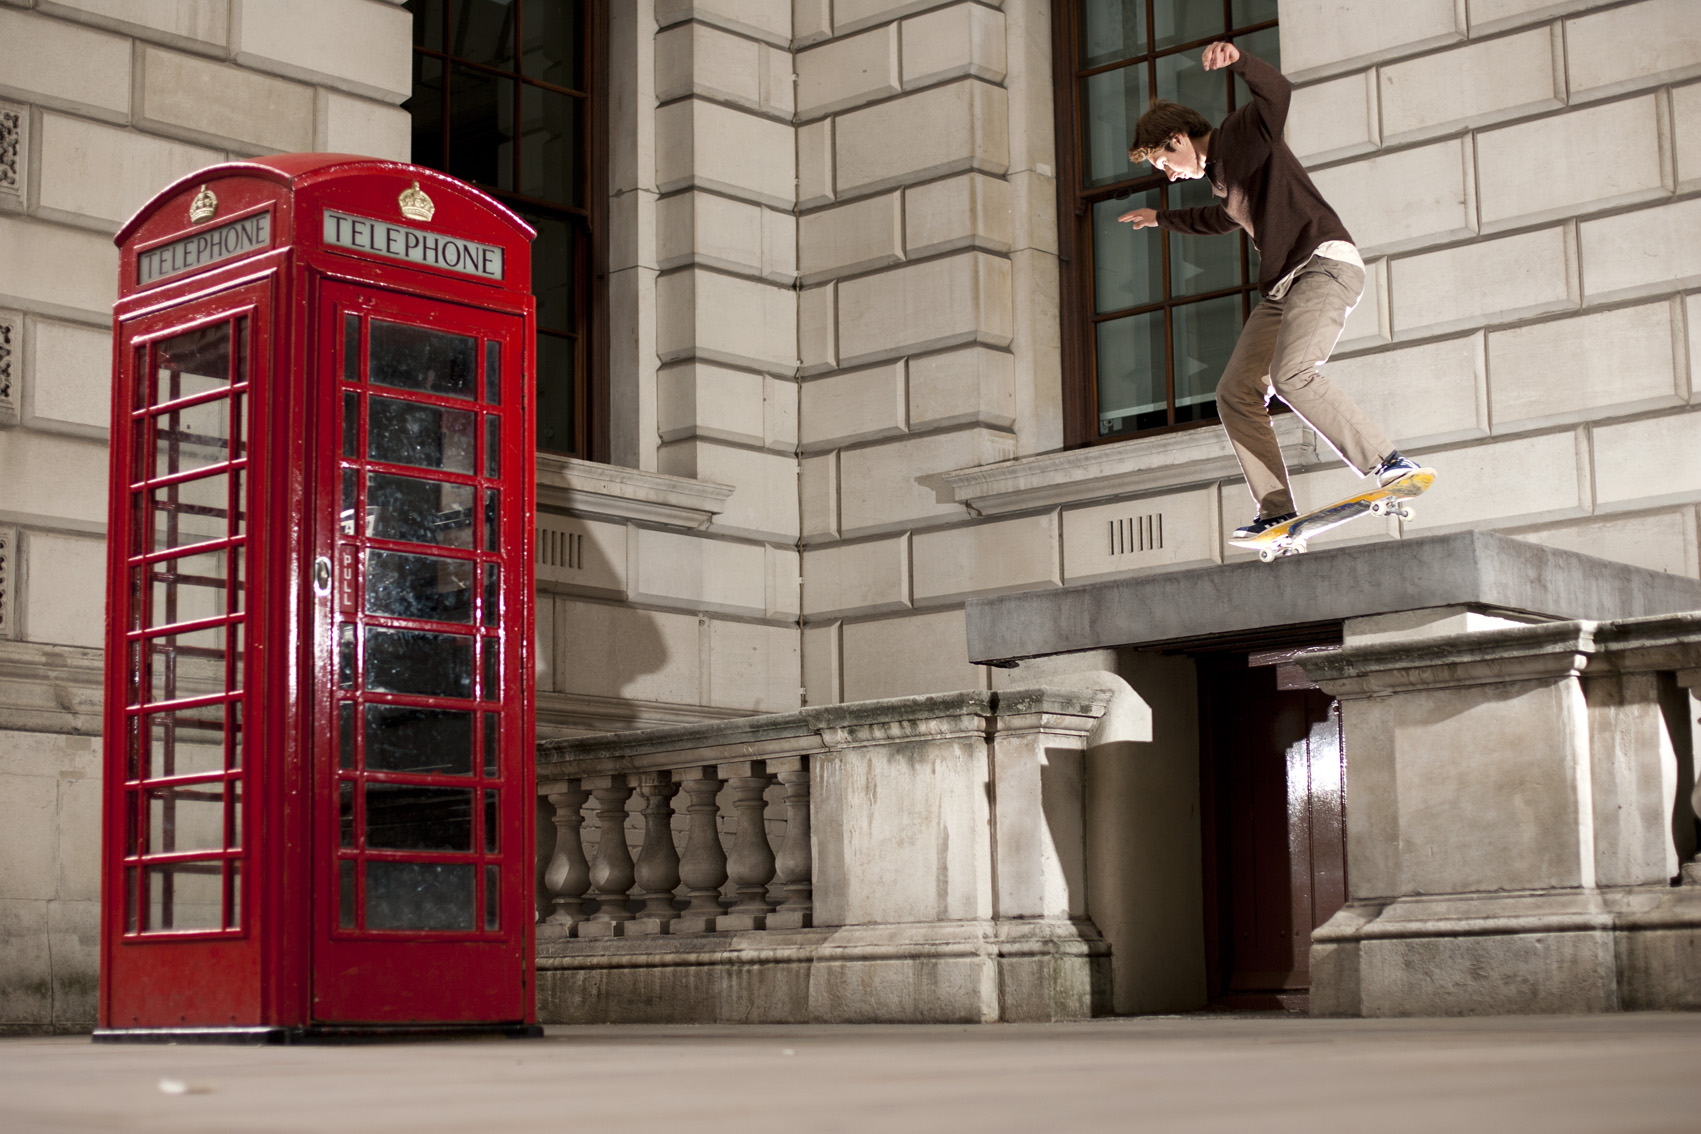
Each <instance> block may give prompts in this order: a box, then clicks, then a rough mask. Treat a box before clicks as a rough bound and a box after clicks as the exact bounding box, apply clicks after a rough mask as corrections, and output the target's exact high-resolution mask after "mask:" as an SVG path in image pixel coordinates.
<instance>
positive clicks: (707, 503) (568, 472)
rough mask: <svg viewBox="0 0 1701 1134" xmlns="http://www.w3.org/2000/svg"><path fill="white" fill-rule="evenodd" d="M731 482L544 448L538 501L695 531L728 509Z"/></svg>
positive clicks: (581, 512) (585, 512) (540, 456)
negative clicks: (588, 458)
mask: <svg viewBox="0 0 1701 1134" xmlns="http://www.w3.org/2000/svg"><path fill="white" fill-rule="evenodd" d="M732 493H733V487H732V485H729V484H715V483H713V482H711V481H706V480H695V479H693V478H691V477H685V476H671V475H669V474H667V473H657V472H646V471H644V470H642V469H628V468H622V467H620V466H618V465H604V464H599V463H597V462H595V461H582V460H580V459H578V458H577V457H560V456H552V455H549V454H546V453H539V454H538V458H537V494H538V503H539V504H547V505H551V506H553V507H556V508H561V509H564V510H566V511H568V512H570V513H572V514H573V515H575V516H601V517H606V518H608V519H614V520H641V521H643V522H645V523H651V524H661V525H664V526H666V527H671V528H684V529H688V530H692V531H697V530H701V529H703V528H706V527H708V526H709V524H710V523H712V522H713V521H714V518H715V517H716V516H718V515H720V514H721V513H722V512H723V511H725V510H726V509H725V505H726V500H727V497H729V496H731V495H732Z"/></svg>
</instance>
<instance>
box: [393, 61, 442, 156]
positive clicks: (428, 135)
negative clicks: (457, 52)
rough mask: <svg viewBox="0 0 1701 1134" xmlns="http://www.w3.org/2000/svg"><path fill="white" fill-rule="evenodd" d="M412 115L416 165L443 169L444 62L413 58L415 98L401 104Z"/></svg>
mask: <svg viewBox="0 0 1701 1134" xmlns="http://www.w3.org/2000/svg"><path fill="white" fill-rule="evenodd" d="M402 108H403V109H404V110H406V111H407V112H408V114H409V115H411V116H412V118H413V160H414V164H415V165H425V166H430V167H431V168H432V169H442V168H443V61H442V60H441V59H433V58H432V57H431V56H429V55H415V56H414V57H413V97H412V98H410V99H408V100H407V102H405V103H403V104H402Z"/></svg>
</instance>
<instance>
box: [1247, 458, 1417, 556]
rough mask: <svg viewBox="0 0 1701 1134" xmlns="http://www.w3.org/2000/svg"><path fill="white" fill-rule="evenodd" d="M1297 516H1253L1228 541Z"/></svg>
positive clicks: (1255, 534) (1256, 533)
mask: <svg viewBox="0 0 1701 1134" xmlns="http://www.w3.org/2000/svg"><path fill="white" fill-rule="evenodd" d="M1412 467H1413V468H1416V467H1417V466H1416V465H1414V466H1412ZM1298 515H1299V513H1298V512H1288V513H1285V514H1283V515H1280V516H1268V517H1265V516H1254V517H1253V518H1252V522H1251V523H1249V524H1242V525H1241V526H1240V527H1238V528H1236V529H1234V534H1233V535H1231V536H1229V539H1230V540H1246V539H1255V538H1257V537H1258V536H1261V535H1263V534H1264V533H1265V532H1267V531H1269V530H1270V529H1271V528H1273V527H1275V526H1276V525H1277V524H1285V523H1287V522H1288V521H1289V520H1291V519H1294V518H1295V517H1297V516H1298Z"/></svg>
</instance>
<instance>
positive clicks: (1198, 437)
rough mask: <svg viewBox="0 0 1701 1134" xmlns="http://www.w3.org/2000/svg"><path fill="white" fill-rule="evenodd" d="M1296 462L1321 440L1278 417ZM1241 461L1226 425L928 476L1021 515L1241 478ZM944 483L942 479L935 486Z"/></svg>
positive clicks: (954, 492) (980, 506)
mask: <svg viewBox="0 0 1701 1134" xmlns="http://www.w3.org/2000/svg"><path fill="white" fill-rule="evenodd" d="M1274 420H1275V426H1276V439H1277V441H1278V442H1279V443H1280V444H1281V447H1282V455H1283V457H1285V458H1286V459H1287V462H1288V467H1290V468H1301V467H1304V466H1305V465H1307V464H1311V463H1313V462H1315V460H1316V459H1317V449H1316V442H1315V441H1314V440H1313V439H1312V436H1311V434H1310V433H1309V432H1308V431H1307V430H1306V429H1305V427H1304V423H1303V422H1301V421H1300V420H1299V418H1298V416H1297V415H1294V414H1278V415H1277V416H1276V418H1275V419H1274ZM1238 476H1240V466H1239V465H1238V464H1237V463H1236V462H1235V458H1234V451H1233V450H1232V449H1231V448H1230V447H1229V443H1228V436H1227V434H1225V433H1224V432H1223V431H1222V430H1221V429H1188V430H1184V431H1182V432H1180V433H1165V434H1161V435H1160V436H1157V437H1142V438H1138V439H1136V440H1133V441H1121V442H1117V443H1114V444H1110V445H1093V446H1089V447H1087V448H1084V449H1068V450H1064V451H1061V452H1054V453H1041V454H1039V455H1037V456H1032V457H1017V458H1016V459H1015V460H1012V461H1000V462H998V463H997V464H992V465H980V466H978V467H975V468H967V469H957V470H956V471H954V472H947V473H940V474H939V475H938V476H935V477H926V478H923V480H924V482H926V483H932V484H933V487H934V490H935V491H936V492H939V493H940V497H941V499H942V500H949V501H953V502H955V503H958V504H963V505H966V506H967V507H968V508H970V509H971V510H973V511H975V512H976V513H979V514H980V515H996V514H999V513H1003V512H1019V511H1025V510H1028V509H1033V508H1047V507H1053V506H1055V505H1059V504H1076V503H1083V502H1086V501H1090V500H1101V499H1107V498H1110V497H1117V496H1132V495H1135V494H1139V493H1149V492H1159V491H1163V490H1165V489H1171V488H1183V487H1186V486H1189V485H1194V484H1204V483H1208V482H1210V481H1215V480H1223V479H1229V478H1235V477H1238ZM934 482H936V483H934Z"/></svg>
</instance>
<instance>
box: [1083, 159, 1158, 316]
mask: <svg viewBox="0 0 1701 1134" xmlns="http://www.w3.org/2000/svg"><path fill="white" fill-rule="evenodd" d="M1157 207H1158V192H1157V190H1156V189H1148V190H1147V191H1146V192H1144V193H1136V194H1134V195H1133V196H1131V197H1123V198H1119V199H1116V200H1111V201H1100V202H1098V203H1097V204H1095V205H1094V206H1093V310H1095V311H1097V312H1100V313H1101V314H1102V313H1104V312H1106V311H1120V310H1122V309H1123V308H1125V307H1141V306H1144V305H1145V304H1148V303H1157V302H1159V301H1160V300H1162V299H1163V296H1164V287H1163V282H1164V281H1163V245H1162V244H1161V243H1160V242H1161V241H1162V240H1163V234H1162V233H1161V232H1159V231H1157V230H1155V229H1141V230H1140V231H1139V232H1136V231H1134V230H1133V229H1132V228H1130V227H1128V226H1127V225H1126V224H1122V223H1120V222H1119V221H1118V220H1117V219H1116V218H1117V217H1119V216H1121V215H1122V214H1123V213H1126V212H1129V211H1131V210H1133V209H1155V208H1157Z"/></svg>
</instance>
